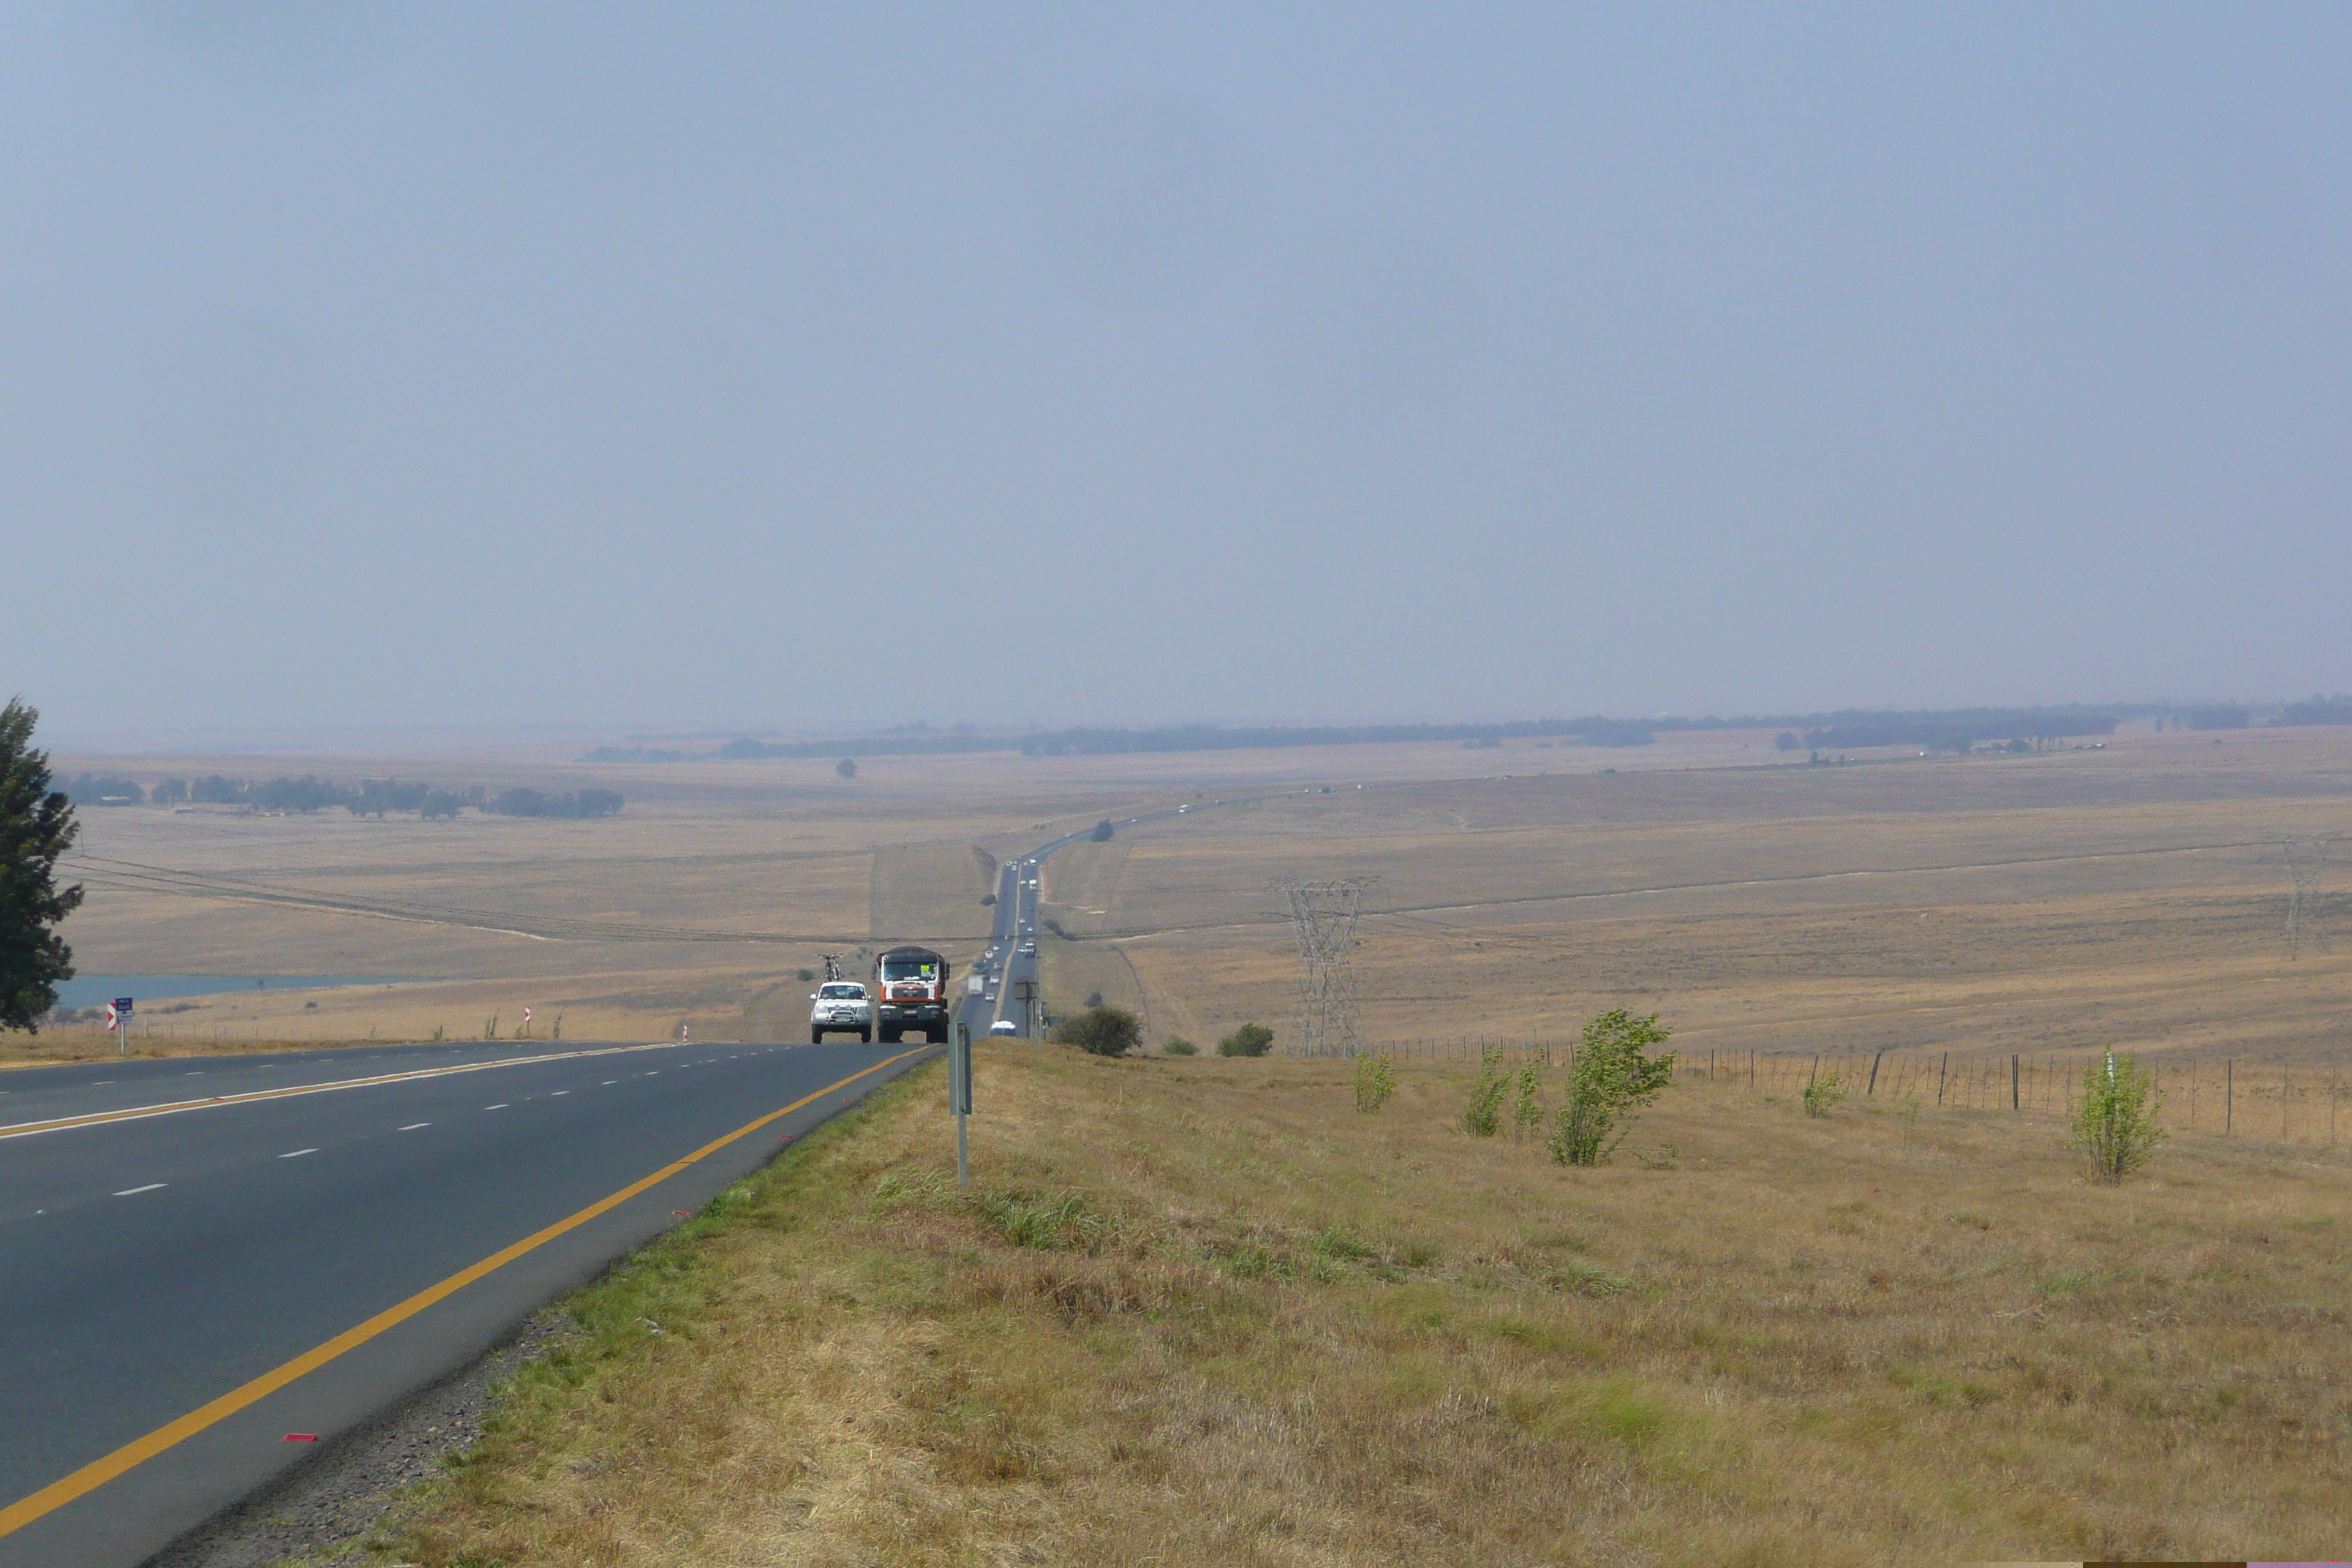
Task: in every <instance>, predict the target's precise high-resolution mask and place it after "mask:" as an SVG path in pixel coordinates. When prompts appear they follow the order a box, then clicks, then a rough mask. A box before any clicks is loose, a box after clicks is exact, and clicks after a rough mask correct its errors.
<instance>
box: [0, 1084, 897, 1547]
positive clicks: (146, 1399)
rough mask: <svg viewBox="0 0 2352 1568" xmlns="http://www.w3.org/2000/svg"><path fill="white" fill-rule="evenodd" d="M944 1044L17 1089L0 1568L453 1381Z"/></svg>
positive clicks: (8, 1207) (135, 1532) (261, 1472)
mask: <svg viewBox="0 0 2352 1568" xmlns="http://www.w3.org/2000/svg"><path fill="white" fill-rule="evenodd" d="M929 1054H931V1053H930V1051H929V1050H928V1049H926V1048H925V1047H921V1046H919V1045H911V1044H910V1045H908V1046H897V1047H891V1046H861V1045H856V1044H851V1043H836V1044H827V1045H824V1046H797V1047H776V1046H693V1047H688V1046H678V1045H651V1046H648V1045H639V1044H617V1045H616V1044H605V1045H575V1044H572V1043H571V1042H568V1041H567V1042H565V1043H563V1044H562V1045H546V1046H519V1045H513V1044H498V1045H492V1044H466V1045H432V1046H395V1047H383V1048H379V1049H370V1050H340V1051H322V1052H306V1053H300V1054H292V1053H289V1054H285V1055H278V1056H256V1057H241V1058H182V1059H176V1060H164V1061H129V1062H102V1063H98V1064H85V1065H77V1066H73V1067H64V1068H31V1069H26V1070H21V1071H15V1072H9V1073H5V1074H0V1531H5V1533H0V1565H5V1568H16V1565H18V1564H24V1565H28V1568H29V1565H33V1564H41V1565H44V1568H53V1565H58V1564H72V1565H74V1568H110V1565H112V1564H122V1565H125V1568H128V1565H130V1564H134V1563H139V1562H140V1561H142V1559H144V1558H146V1557H147V1556H149V1555H151V1554H152V1553H153V1552H156V1551H158V1550H159V1549H161V1548H162V1547H163V1546H164V1545H165V1544H167V1543H168V1542H170V1541H172V1540H173V1538H174V1537H176V1536H178V1535H180V1534H182V1533H184V1531H188V1530H190V1529H192V1528H194V1527H195V1526H196V1525H198V1524H200V1523H202V1522H203V1521H205V1520H207V1519H209V1518H210V1517H212V1516H213V1515H214V1514H215V1513H217V1512H218V1511H219V1510H222V1509H224V1508H226V1507H227V1506H229V1505H230V1504H232V1503H234V1502H236V1500H238V1499H240V1498H242V1497H244V1496H245V1495H247V1493H249V1492H250V1491H252V1490H253V1489H255V1488H256V1487H257V1486H258V1485H260V1484H261V1483H262V1482H264V1481H265V1480H267V1479H269V1478H270V1477H271V1476H273V1475H274V1474H276V1473H277V1472H278V1471H279V1470H280V1469H282V1468H284V1467H285V1466H287V1465H288V1464H289V1463H290V1462H291V1461H292V1460H293V1459H294V1458H297V1457H299V1456H300V1455H301V1454H302V1453H304V1452H306V1451H311V1450H310V1446H309V1445H308V1444H305V1443H302V1442H299V1441H292V1440H289V1434H307V1435H310V1436H316V1437H319V1438H320V1439H324V1440H327V1441H331V1440H332V1439H333V1438H334V1437H335V1436H336V1435H337V1434H339V1433H341V1432H345V1431H348V1430H351V1429H352V1428H353V1427H354V1426H359V1425H361V1424H363V1423H364V1422H365V1421H366V1420H367V1418H368V1417H370V1416H371V1415H374V1414H376V1413H377V1412H379V1411H381V1410H383V1408H385V1407H386V1406H387V1405H391V1404H393V1403H394V1402H395V1401H396V1400H398V1399H399V1398H400V1397H401V1396H402V1395H404V1394H407V1393H408V1392H410V1391H411V1390H413V1389H415V1388H417V1387H420V1386H423V1385H425V1384H430V1383H432V1382H434V1381H436V1379H437V1378H439V1377H441V1376H443V1375H446V1374H448V1373H454V1372H456V1371H457V1370H458V1369H460V1368H462V1367H464V1366H465V1365H467V1363H470V1362H471V1361H472V1360H473V1359H474V1358H475V1357H477V1356H478V1355H479V1354H480V1353H481V1352H483V1351H484V1350H486V1349H488V1347H489V1346H490V1345H491V1344H492V1343H494V1342H496V1341H497V1340H498V1339H499V1337H500V1336H501V1335H502V1334H503V1333H505V1332H506V1331H509V1329H511V1328H512V1326H513V1325H514V1324H515V1323H516V1322H517V1321H520V1320H521V1319H522V1318H524V1317H525V1316H527V1315H528V1314H529V1312H530V1310H532V1309H533V1308H535V1307H537V1306H538V1305H540V1304H541V1303H542V1302H544V1301H546V1300H549V1299H550V1298H551V1297H553V1296H555V1295H557V1294H558V1293H560V1292H561V1291H562V1290H563V1289H567V1288H569V1287H571V1286H572V1285H574V1284H577V1283H579V1282H581V1281H583V1280H585V1279H589V1278H592V1277H593V1275H594V1274H596V1273H597V1272H598V1271H599V1270H600V1269H602V1268H604V1266H605V1265H606V1264H608V1263H609V1262H611V1261H612V1259H614V1258H617V1257H619V1256H621V1255H623V1254H625V1253H626V1252H627V1251H628V1250H630V1249H631V1248H632V1247H635V1246H637V1245H638V1244H640V1243H642V1242H643V1241H645V1240H646V1239H648V1238H649V1237H652V1236H654V1235H656V1233H658V1232H659V1231H661V1230H663V1229H665V1228H667V1227H668V1226H672V1225H675V1224H677V1214H676V1212H675V1211H679V1210H685V1211H688V1212H691V1211H693V1210H696V1209H698V1208H699V1207H700V1206H701V1205H703V1204H704V1203H706V1202H708V1201H709V1198H710V1197H711V1196H712V1195H713V1194H716V1193H717V1192H718V1191H719V1190H720V1189H721V1188H722V1187H724V1186H725V1185H726V1184H728V1183H730V1181H733V1180H734V1179H736V1178H737V1177H739V1176H740V1175H742V1174H743V1173H746V1172H747V1171H750V1170H751V1169H753V1168H755V1167H756V1166H758V1165H759V1164H760V1163H762V1162H763V1161H765V1160H766V1159H767V1158H768V1157H769V1156H771V1155H772V1153H774V1152H775V1150H776V1148H777V1147H778V1145H779V1142H781V1140H782V1139H783V1138H784V1137H785V1136H787V1135H794V1136H796V1135H799V1134H802V1133H804V1132H805V1131H808V1130H809V1129H810V1128H811V1127H814V1125H816V1124H817V1123H818V1122H819V1121H823V1120H824V1118H825V1117H826V1116H828V1115H830V1114H832V1113H833V1112H835V1111H836V1110H840V1109H842V1108H843V1107H845V1106H846V1105H848V1104H850V1103H852V1102H854V1101H855V1100H856V1098H857V1097H858V1096H860V1095H862V1094H864V1093H865V1092H866V1091H867V1090H869V1089H872V1088H873V1087H874V1086H875V1085H876V1084H877V1083H880V1082H883V1081H886V1080H887V1079H889V1078H890V1077H893V1076H895V1075H896V1074H898V1073H899V1072H902V1071H904V1070H906V1069H907V1068H909V1067H911V1066H913V1065H915V1064H916V1063H917V1062H918V1061H919V1060H920V1059H922V1058H924V1057H926V1056H928V1055H929ZM329 1085H342V1086H343V1087H332V1088H329V1087H323V1086H329ZM157 1107H177V1108H178V1109H170V1110H162V1111H156V1110H153V1108H157ZM788 1108H791V1109H788ZM779 1111H782V1112H783V1114H782V1115H780V1116H779V1115H775V1114H774V1113H776V1112H779ZM739 1133H740V1135H739V1136H733V1137H731V1138H730V1135H731V1134H739ZM722 1141H723V1142H722ZM714 1144H715V1145H716V1147H713V1145H714ZM695 1156H699V1157H698V1158H695ZM688 1160H690V1161H691V1163H685V1164H683V1165H681V1164H680V1162H681V1161H688ZM648 1178H653V1179H652V1180H650V1181H648ZM614 1200H617V1201H614ZM600 1205H601V1206H600ZM567 1221H570V1222H573V1223H571V1224H570V1225H569V1226H566V1222H567ZM556 1227H564V1228H560V1229H559V1228H556ZM551 1231H553V1234H548V1233H549V1232H551ZM518 1248H520V1250H519V1251H518V1250H517V1249H518ZM486 1263H490V1264H492V1265H493V1266H492V1267H490V1268H487V1269H482V1268H481V1266H482V1265H484V1264H486ZM476 1270H478V1271H479V1272H478V1274H477V1275H475V1276H474V1277H469V1271H476ZM436 1291H438V1292H442V1293H441V1294H439V1295H438V1296H437V1297H436ZM387 1319H389V1320H390V1321H387ZM321 1350H332V1351H334V1352H336V1353H333V1354H331V1355H330V1356H327V1357H325V1358H324V1359H319V1357H318V1355H317V1352H320V1351H321ZM306 1357H308V1358H310V1360H311V1361H315V1362H316V1364H309V1363H308V1362H306V1360H305V1358H306ZM175 1424H176V1425H175Z"/></svg>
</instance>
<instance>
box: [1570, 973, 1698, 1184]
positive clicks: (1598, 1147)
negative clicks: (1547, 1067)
mask: <svg viewBox="0 0 2352 1568" xmlns="http://www.w3.org/2000/svg"><path fill="white" fill-rule="evenodd" d="M1673 1033H1674V1031H1673V1030H1672V1029H1668V1028H1663V1027H1661V1026H1659V1023H1658V1016H1657V1015H1656V1014H1655V1013H1653V1014H1651V1015H1650V1016H1648V1017H1646V1018H1636V1017H1634V1016H1633V1015H1632V1014H1630V1013H1628V1012H1626V1011H1625V1009H1624V1008H1622V1007H1618V1008H1614V1009H1612V1011H1610V1012H1606V1013H1601V1014H1598V1015H1596V1016H1594V1017H1592V1018H1591V1019H1590V1020H1589V1021H1588V1022H1587V1023H1586V1024H1585V1026H1584V1038H1583V1039H1582V1041H1580V1043H1579V1044H1578V1046H1577V1048H1576V1059H1575V1061H1574V1063H1573V1064H1572V1065H1571V1066H1570V1068H1569V1069H1568V1103H1567V1104H1565V1105H1563V1106H1561V1107H1560V1108H1559V1130H1558V1131H1555V1132H1554V1133H1553V1134H1552V1136H1551V1138H1550V1140H1549V1142H1547V1144H1546V1147H1547V1148H1549V1150H1550V1151H1551V1157H1552V1158H1553V1159H1554V1160H1555V1161H1557V1162H1558V1163H1560V1164H1563V1165H1598V1164H1600V1163H1602V1162H1603V1161H1605V1160H1607V1159H1608V1158H1609V1152H1610V1151H1611V1150H1612V1149H1614V1148H1616V1147H1617V1145H1618V1144H1619V1143H1621V1142H1623V1141H1624V1138H1625V1134H1626V1132H1627V1131H1629V1129H1628V1127H1627V1123H1628V1122H1629V1121H1632V1119H1633V1112H1634V1111H1636V1110H1640V1109H1641V1108H1642V1107H1643V1106H1645V1105H1647V1104H1649V1103H1650V1102H1651V1101H1652V1100H1655V1099H1657V1098H1658V1096H1659V1095H1661V1094H1663V1093H1664V1092H1665V1088H1666V1085H1667V1084H1669V1083H1671V1082H1672V1081H1674V1076H1675V1058H1674V1056H1673V1054H1672V1053H1671V1052H1669V1053H1666V1054H1664V1055H1660V1056H1654V1057H1652V1056H1644V1055H1643V1054H1642V1053H1643V1047H1646V1046H1655V1045H1663V1044H1664V1043H1665V1040H1666V1037H1668V1036H1670V1035H1672V1034H1673Z"/></svg>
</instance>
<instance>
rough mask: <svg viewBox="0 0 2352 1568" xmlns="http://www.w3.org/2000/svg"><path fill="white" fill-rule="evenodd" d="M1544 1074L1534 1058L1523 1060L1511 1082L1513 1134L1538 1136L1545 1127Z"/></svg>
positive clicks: (1528, 1136)
mask: <svg viewBox="0 0 2352 1568" xmlns="http://www.w3.org/2000/svg"><path fill="white" fill-rule="evenodd" d="M1543 1119H1544V1108H1543V1074H1542V1072H1541V1071H1540V1070H1539V1069H1538V1068H1537V1066H1536V1064H1535V1063H1534V1062H1533V1061H1532V1060H1529V1061H1525V1062H1521V1063H1520V1064H1519V1072H1518V1076H1517V1078H1516V1079H1513V1080H1512V1083H1511V1136H1512V1137H1513V1138H1532V1137H1534V1136H1536V1135H1537V1133H1538V1132H1539V1131H1542V1129H1543Z"/></svg>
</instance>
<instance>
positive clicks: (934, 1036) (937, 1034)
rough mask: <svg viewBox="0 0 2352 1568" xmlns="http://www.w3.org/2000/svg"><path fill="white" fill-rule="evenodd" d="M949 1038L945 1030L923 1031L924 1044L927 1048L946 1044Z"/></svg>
mask: <svg viewBox="0 0 2352 1568" xmlns="http://www.w3.org/2000/svg"><path fill="white" fill-rule="evenodd" d="M947 1037H948V1032H947V1031H946V1030H945V1029H925V1030H924V1031H923V1044H925V1045H927V1046H936V1045H941V1044H944V1043H945V1042H946V1040H947Z"/></svg>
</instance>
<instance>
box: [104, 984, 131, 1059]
mask: <svg viewBox="0 0 2352 1568" xmlns="http://www.w3.org/2000/svg"><path fill="white" fill-rule="evenodd" d="M135 1005H136V1004H135V1003H134V1002H133V1001H132V999H131V998H130V997H128V996H117V997H116V998H115V999H114V1000H113V1001H111V1002H109V1003H108V1004H107V1005H106V1027H107V1030H108V1032H109V1033H110V1034H112V1035H114V1037H115V1043H116V1044H117V1046H119V1047H121V1049H120V1054H121V1055H122V1056H126V1057H127V1056H129V1055H130V1054H131V1011H132V1009H133V1007H134V1006H135Z"/></svg>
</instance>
